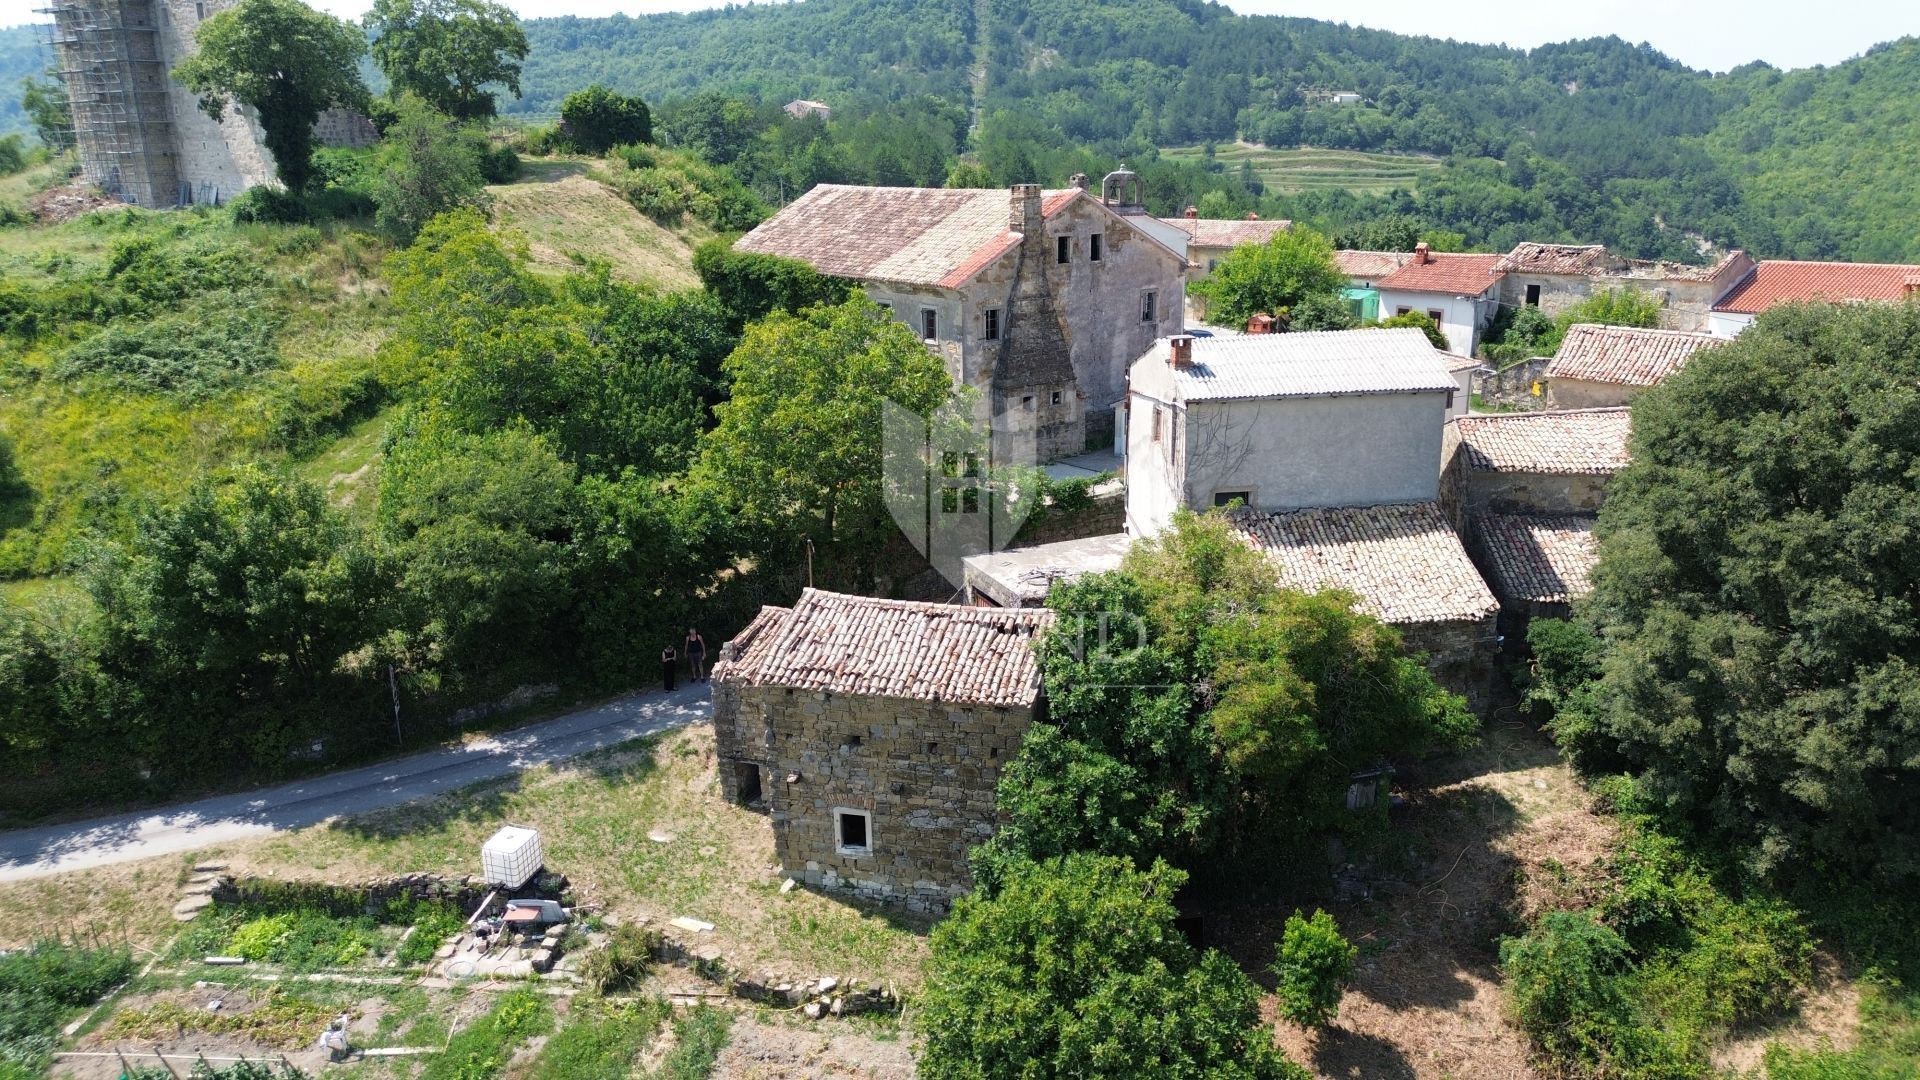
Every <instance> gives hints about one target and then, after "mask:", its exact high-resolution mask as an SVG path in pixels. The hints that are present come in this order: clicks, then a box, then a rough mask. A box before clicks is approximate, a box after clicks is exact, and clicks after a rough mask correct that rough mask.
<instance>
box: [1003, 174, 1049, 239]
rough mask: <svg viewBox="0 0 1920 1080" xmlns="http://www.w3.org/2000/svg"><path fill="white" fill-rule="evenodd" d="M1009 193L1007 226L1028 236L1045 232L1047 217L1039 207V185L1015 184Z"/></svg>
mask: <svg viewBox="0 0 1920 1080" xmlns="http://www.w3.org/2000/svg"><path fill="white" fill-rule="evenodd" d="M1010 195H1011V198H1010V199H1009V200H1008V201H1009V202H1010V203H1011V205H1010V206H1009V207H1008V212H1007V228H1009V229H1012V230H1013V231H1014V232H1017V233H1020V234H1022V235H1023V236H1026V237H1028V238H1032V237H1035V236H1039V235H1040V234H1041V233H1043V232H1045V231H1046V228H1047V217H1046V215H1045V214H1044V213H1042V212H1041V208H1040V185H1039V184H1015V185H1013V187H1012V189H1011V191H1010Z"/></svg>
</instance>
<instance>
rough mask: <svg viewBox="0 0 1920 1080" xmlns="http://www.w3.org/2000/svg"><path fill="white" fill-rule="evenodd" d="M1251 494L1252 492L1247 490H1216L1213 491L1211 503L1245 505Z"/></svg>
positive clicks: (1217, 504) (1216, 504)
mask: <svg viewBox="0 0 1920 1080" xmlns="http://www.w3.org/2000/svg"><path fill="white" fill-rule="evenodd" d="M1251 496H1252V492H1247V491H1216V492H1214V493H1213V505H1215V506H1232V505H1233V504H1234V503H1239V504H1240V505H1242V506H1245V505H1246V504H1247V501H1248V499H1249V498H1250V497H1251Z"/></svg>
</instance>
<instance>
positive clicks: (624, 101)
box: [560, 83, 653, 154]
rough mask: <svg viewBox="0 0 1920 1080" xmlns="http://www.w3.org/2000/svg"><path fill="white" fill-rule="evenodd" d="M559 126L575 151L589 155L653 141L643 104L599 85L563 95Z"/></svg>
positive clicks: (644, 104) (650, 124)
mask: <svg viewBox="0 0 1920 1080" xmlns="http://www.w3.org/2000/svg"><path fill="white" fill-rule="evenodd" d="M560 126H561V128H562V129H563V130H564V131H565V132H566V136H567V141H568V142H569V143H572V144H573V146H574V148H575V149H576V150H583V151H585V152H587V153H589V154H604V153H606V152H607V151H608V150H610V149H612V148H614V147H616V146H625V145H627V144H629V143H648V142H652V141H653V114H652V113H651V112H649V111H648V110H647V103H646V102H644V101H641V100H640V99H639V98H637V97H628V96H627V95H625V94H621V93H617V92H615V91H613V90H609V89H607V88H606V87H604V86H602V85H600V84H599V83H594V84H593V85H592V86H589V87H586V88H585V89H582V90H576V91H574V92H573V93H571V94H568V95H567V99H566V100H565V101H563V102H561V103H560Z"/></svg>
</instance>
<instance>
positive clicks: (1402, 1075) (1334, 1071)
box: [1312, 1026, 1416, 1080]
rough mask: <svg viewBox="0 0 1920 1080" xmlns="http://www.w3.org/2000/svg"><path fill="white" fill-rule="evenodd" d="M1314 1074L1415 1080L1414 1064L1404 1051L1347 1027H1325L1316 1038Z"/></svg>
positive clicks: (1314, 1041) (1362, 1079) (1357, 1078)
mask: <svg viewBox="0 0 1920 1080" xmlns="http://www.w3.org/2000/svg"><path fill="white" fill-rule="evenodd" d="M1312 1061H1313V1068H1314V1071H1316V1072H1318V1073H1319V1074H1320V1075H1322V1076H1332V1077H1342V1078H1344V1077H1353V1078H1354V1080H1414V1076H1415V1075H1416V1074H1415V1073H1414V1071H1413V1065H1412V1063H1410V1062H1409V1061H1408V1060H1407V1055H1405V1054H1403V1053H1401V1052H1400V1048H1399V1047H1397V1046H1395V1045H1393V1044H1392V1043H1390V1042H1388V1041H1387V1040H1385V1039H1383V1038H1380V1037H1379V1036H1378V1035H1366V1034H1362V1033H1360V1032H1357V1031H1350V1030H1348V1029H1346V1028H1343V1027H1338V1026H1334V1027H1327V1028H1322V1029H1321V1030H1320V1032H1319V1033H1318V1034H1317V1035H1315V1036H1314V1040H1313V1054H1312Z"/></svg>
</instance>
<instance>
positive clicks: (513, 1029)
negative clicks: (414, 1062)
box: [420, 990, 553, 1080]
mask: <svg viewBox="0 0 1920 1080" xmlns="http://www.w3.org/2000/svg"><path fill="white" fill-rule="evenodd" d="M552 1028H553V1009H552V1008H551V1007H550V1006H549V1005H548V1004H547V1001H546V999H545V998H543V997H541V996H540V995H539V994H538V993H536V992H534V991H532V990H515V991H514V992H512V993H510V994H506V995H504V996H502V997H501V998H500V1000H499V1001H498V1002H497V1003H496V1004H495V1005H494V1007H493V1011H491V1012H489V1013H487V1015H485V1016H483V1017H481V1018H480V1019H478V1020H476V1021H474V1022H473V1023H472V1024H469V1025H468V1026H467V1027H466V1028H465V1029H464V1030H462V1031H460V1032H459V1033H458V1034H456V1035H454V1037H453V1038H452V1039H450V1040H448V1042H447V1048H446V1050H445V1051H443V1052H442V1053H440V1054H439V1055H437V1056H435V1057H433V1058H432V1059H430V1060H429V1061H428V1062H427V1067H426V1069H425V1070H424V1071H423V1072H421V1074H420V1080H491V1078H492V1077H495V1076H499V1075H500V1074H501V1072H503V1071H504V1070H505V1069H506V1066H507V1062H508V1060H510V1059H511V1058H512V1057H513V1051H514V1048H515V1047H517V1046H519V1045H520V1044H521V1043H522V1042H524V1041H526V1040H527V1039H529V1038H531V1037H533V1036H535V1035H544V1034H546V1033H547V1032H548V1031H550V1030H552Z"/></svg>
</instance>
